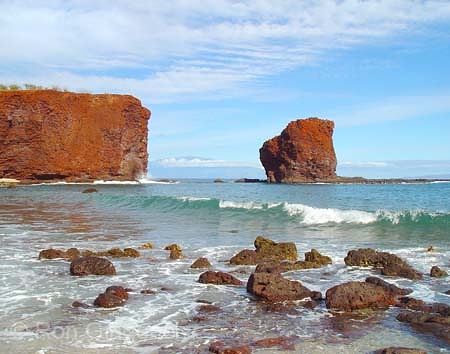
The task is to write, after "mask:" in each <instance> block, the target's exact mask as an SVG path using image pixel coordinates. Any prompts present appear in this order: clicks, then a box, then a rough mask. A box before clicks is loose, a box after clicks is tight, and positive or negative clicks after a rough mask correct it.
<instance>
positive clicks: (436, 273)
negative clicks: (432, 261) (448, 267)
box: [430, 266, 448, 278]
mask: <svg viewBox="0 0 450 354" xmlns="http://www.w3.org/2000/svg"><path fill="white" fill-rule="evenodd" d="M430 276H431V277H435V278H442V277H446V276H448V273H447V272H446V271H445V270H443V269H441V268H439V267H438V266H433V267H431V270H430Z"/></svg>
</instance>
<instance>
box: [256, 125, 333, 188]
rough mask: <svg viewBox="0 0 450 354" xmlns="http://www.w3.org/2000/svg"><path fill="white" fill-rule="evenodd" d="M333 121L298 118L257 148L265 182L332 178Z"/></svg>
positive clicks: (294, 181) (291, 181) (297, 181)
mask: <svg viewBox="0 0 450 354" xmlns="http://www.w3.org/2000/svg"><path fill="white" fill-rule="evenodd" d="M333 130H334V123H333V122H332V121H329V120H324V119H319V118H308V119H298V120H296V121H293V122H290V123H289V124H288V126H287V127H286V128H285V129H284V130H283V131H282V132H281V134H280V135H279V136H276V137H274V138H272V139H270V140H267V141H266V142H265V143H264V144H263V146H262V147H261V149H260V150H259V154H260V160H261V163H262V165H263V166H264V168H265V170H266V175H267V181H268V182H269V183H303V182H314V181H323V180H330V179H334V178H336V164H337V161H336V153H335V151H334V147H333V138H332V136H333Z"/></svg>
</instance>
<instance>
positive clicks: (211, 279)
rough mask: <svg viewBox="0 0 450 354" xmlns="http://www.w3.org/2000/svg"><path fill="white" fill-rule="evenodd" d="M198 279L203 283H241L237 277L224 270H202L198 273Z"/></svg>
mask: <svg viewBox="0 0 450 354" xmlns="http://www.w3.org/2000/svg"><path fill="white" fill-rule="evenodd" d="M198 281H199V282H200V283H204V284H218V285H222V284H226V285H242V282H241V281H240V280H239V279H237V278H235V277H234V276H232V275H231V274H228V273H224V272H213V271H207V272H204V273H202V274H200V277H199V278H198Z"/></svg>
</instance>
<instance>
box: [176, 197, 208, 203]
mask: <svg viewBox="0 0 450 354" xmlns="http://www.w3.org/2000/svg"><path fill="white" fill-rule="evenodd" d="M177 199H178V200H181V201H183V202H198V201H205V200H211V198H202V197H177Z"/></svg>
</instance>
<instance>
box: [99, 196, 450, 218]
mask: <svg viewBox="0 0 450 354" xmlns="http://www.w3.org/2000/svg"><path fill="white" fill-rule="evenodd" d="M98 197H100V198H102V199H103V201H104V202H107V203H109V202H111V203H113V204H114V205H119V206H122V207H129V208H133V209H141V208H153V210H155V209H156V210H161V211H165V212H168V211H183V212H186V213H189V212H192V213H195V212H197V211H198V210H203V211H208V212H209V213H223V214H227V213H232V214H233V216H236V215H240V214H241V215H249V216H252V215H253V216H255V217H266V218H272V219H273V218H275V219H277V218H278V219H280V221H283V220H291V221H292V220H295V221H296V222H298V223H301V224H304V225H323V224H355V225H357V224H361V225H364V224H365V225H367V224H382V225H386V224H390V225H418V224H423V225H431V224H433V225H450V214H449V213H444V212H442V213H439V212H427V211H423V210H403V211H389V210H378V211H364V210H352V209H336V208H318V207H312V206H308V205H304V204H299V203H287V202H279V203H259V202H255V201H229V200H220V199H215V198H203V197H187V196H186V197H172V196H150V197H149V196H114V195H103V196H102V195H99V196H98Z"/></svg>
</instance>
